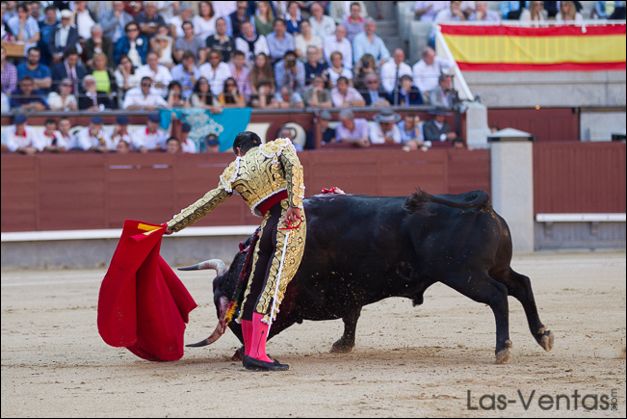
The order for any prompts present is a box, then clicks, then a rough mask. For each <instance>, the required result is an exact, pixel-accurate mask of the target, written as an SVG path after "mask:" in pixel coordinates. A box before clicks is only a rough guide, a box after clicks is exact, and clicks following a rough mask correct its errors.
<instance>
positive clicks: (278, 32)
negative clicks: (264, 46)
mask: <svg viewBox="0 0 627 419" xmlns="http://www.w3.org/2000/svg"><path fill="white" fill-rule="evenodd" d="M266 41H267V42H268V49H269V50H270V57H271V58H272V63H273V64H274V63H276V62H277V61H279V60H280V59H281V58H283V57H284V56H285V53H286V52H287V51H294V50H295V49H296V47H295V45H294V37H293V36H292V35H291V34H289V33H287V26H286V24H285V20H283V19H280V18H279V19H276V20H275V21H274V32H272V33H270V34H269V35H268V36H267V37H266Z"/></svg>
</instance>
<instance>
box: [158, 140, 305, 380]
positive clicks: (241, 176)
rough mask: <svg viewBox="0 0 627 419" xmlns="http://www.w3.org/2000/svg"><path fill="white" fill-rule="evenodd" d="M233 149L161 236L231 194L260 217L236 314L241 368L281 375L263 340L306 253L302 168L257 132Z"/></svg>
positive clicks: (282, 143)
mask: <svg viewBox="0 0 627 419" xmlns="http://www.w3.org/2000/svg"><path fill="white" fill-rule="evenodd" d="M233 150H234V151H235V154H236V156H237V157H236V159H235V160H234V161H233V162H231V163H230V164H229V165H228V166H227V168H226V169H225V170H224V172H223V173H222V175H221V176H220V180H219V182H218V186H217V187H216V188H215V189H212V190H211V191H209V192H207V193H206V194H205V195H204V196H203V197H202V198H200V199H199V200H198V201H196V202H194V203H193V204H191V205H190V206H189V207H187V208H185V209H183V210H182V211H181V212H180V213H178V214H177V215H175V216H174V218H172V219H171V220H170V221H168V223H167V230H166V233H167V234H170V233H172V232H176V231H179V230H181V229H183V228H185V227H187V226H189V225H191V224H193V223H195V222H196V221H198V220H199V219H200V218H202V217H203V216H205V215H207V214H208V213H209V212H211V211H212V210H213V209H215V208H216V207H217V206H218V204H219V203H221V202H222V201H224V200H225V199H226V198H227V197H229V196H231V195H232V194H233V192H237V193H238V194H239V195H240V196H241V197H242V198H243V199H244V201H245V202H246V204H248V206H249V207H250V209H251V211H252V212H253V214H255V215H258V216H262V217H263V221H262V223H261V227H260V229H261V232H260V235H259V238H258V240H257V243H256V245H255V248H254V253H253V258H252V265H251V268H250V274H249V276H248V282H247V285H246V288H245V292H244V297H243V300H242V303H241V305H240V310H239V314H238V320H239V322H240V325H241V327H242V335H243V339H244V358H243V365H244V367H245V368H246V369H249V370H263V371H285V370H288V369H289V366H288V365H287V364H281V363H280V362H278V361H276V360H273V359H271V358H269V357H268V355H267V354H266V341H267V338H268V333H269V329H270V327H271V325H272V322H273V321H274V319H275V318H276V315H277V313H278V312H279V308H280V305H281V301H282V299H283V296H284V294H285V290H286V288H287V285H288V284H289V282H290V281H291V279H292V278H293V277H294V275H295V274H296V271H297V270H298V267H299V265H300V261H301V259H302V256H303V252H304V249H305V236H306V230H307V228H306V221H305V211H304V209H303V199H304V191H305V186H304V182H303V167H302V165H301V163H300V161H299V159H298V156H297V155H296V149H295V148H294V145H293V144H292V143H291V141H290V140H289V139H287V138H279V139H276V140H274V141H270V142H266V143H264V144H262V143H261V139H260V138H259V136H258V135H257V134H255V133H253V132H250V131H245V132H242V133H240V134H238V135H237V137H236V138H235V141H234V143H233Z"/></svg>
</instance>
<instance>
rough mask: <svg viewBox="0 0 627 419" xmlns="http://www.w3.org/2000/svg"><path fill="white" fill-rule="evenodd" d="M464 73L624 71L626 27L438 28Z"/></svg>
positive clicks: (619, 24) (465, 26)
mask: <svg viewBox="0 0 627 419" xmlns="http://www.w3.org/2000/svg"><path fill="white" fill-rule="evenodd" d="M440 30H441V32H442V35H443V37H444V40H445V41H446V44H447V45H448V47H449V49H450V51H451V53H452V54H453V57H454V59H455V61H457V64H458V65H459V68H460V69H461V70H462V71H597V70H623V71H624V70H625V46H626V45H625V24H624V23H617V24H607V25H581V26H579V25H565V26H549V27H520V26H505V25H497V26H488V25H486V26H475V25H440Z"/></svg>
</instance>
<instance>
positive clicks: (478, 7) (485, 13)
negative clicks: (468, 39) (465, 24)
mask: <svg viewBox="0 0 627 419" xmlns="http://www.w3.org/2000/svg"><path fill="white" fill-rule="evenodd" d="M468 20H470V21H480V22H498V21H500V20H501V18H500V17H499V14H498V13H496V12H495V11H493V10H489V9H488V2H487V1H476V2H475V11H474V12H472V13H471V15H470V16H469V17H468Z"/></svg>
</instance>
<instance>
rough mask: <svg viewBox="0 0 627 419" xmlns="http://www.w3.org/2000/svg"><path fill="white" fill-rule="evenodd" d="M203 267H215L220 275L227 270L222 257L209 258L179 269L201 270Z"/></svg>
mask: <svg viewBox="0 0 627 419" xmlns="http://www.w3.org/2000/svg"><path fill="white" fill-rule="evenodd" d="M202 269H215V271H216V272H217V273H218V276H219V275H222V274H224V273H225V272H226V264H225V263H224V262H223V261H222V260H221V259H209V260H205V261H204V262H200V263H197V264H195V265H192V266H185V267H183V268H178V270H179V271H199V270H202Z"/></svg>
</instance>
